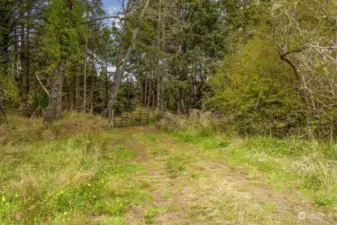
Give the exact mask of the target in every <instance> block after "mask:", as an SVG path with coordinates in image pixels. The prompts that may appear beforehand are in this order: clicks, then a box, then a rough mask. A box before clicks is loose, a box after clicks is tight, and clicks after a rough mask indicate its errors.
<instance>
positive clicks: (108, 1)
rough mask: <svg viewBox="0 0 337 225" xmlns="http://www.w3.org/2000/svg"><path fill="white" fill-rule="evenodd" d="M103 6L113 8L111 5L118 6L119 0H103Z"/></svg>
mask: <svg viewBox="0 0 337 225" xmlns="http://www.w3.org/2000/svg"><path fill="white" fill-rule="evenodd" d="M103 6H104V8H106V9H108V8H113V7H117V8H119V7H120V2H119V0H103Z"/></svg>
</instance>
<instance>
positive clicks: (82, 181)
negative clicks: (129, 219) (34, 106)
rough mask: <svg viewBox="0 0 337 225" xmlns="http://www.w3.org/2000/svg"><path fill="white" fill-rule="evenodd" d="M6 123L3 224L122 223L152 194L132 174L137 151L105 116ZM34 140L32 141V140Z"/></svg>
mask: <svg viewBox="0 0 337 225" xmlns="http://www.w3.org/2000/svg"><path fill="white" fill-rule="evenodd" d="M16 121H17V124H15V127H9V128H6V127H2V128H1V130H2V132H3V133H5V136H3V135H1V138H2V139H1V145H0V146H1V151H0V156H1V161H0V183H1V187H0V201H1V203H0V205H1V207H0V222H1V223H2V224H87V223H90V224H121V223H123V221H124V214H125V213H126V212H127V210H128V207H129V205H131V204H137V202H139V201H142V200H145V199H147V198H148V194H146V193H145V192H143V191H142V185H143V184H142V183H139V182H135V180H134V178H133V174H135V173H136V172H137V171H140V170H143V167H142V166H141V165H135V164H133V163H132V159H133V158H134V156H135V152H134V151H133V150H131V149H127V148H126V147H125V145H123V143H122V139H123V138H124V137H122V136H120V135H119V134H118V132H116V131H108V130H104V131H105V133H104V134H103V133H101V132H102V131H103V126H104V124H105V125H107V124H106V122H105V123H102V119H100V118H96V117H89V116H79V115H74V114H72V115H68V116H67V117H66V118H65V119H64V120H62V121H59V122H57V123H55V124H53V125H51V126H50V127H45V126H44V125H43V124H42V121H41V120H40V119H38V120H27V119H22V118H16ZM28 143H29V144H28Z"/></svg>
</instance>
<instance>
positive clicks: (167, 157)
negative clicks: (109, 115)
mask: <svg viewBox="0 0 337 225" xmlns="http://www.w3.org/2000/svg"><path fill="white" fill-rule="evenodd" d="M123 132H124V134H125V136H126V137H127V138H126V140H125V143H124V144H125V146H126V147H127V148H129V149H133V150H134V151H136V152H137V154H138V157H137V158H136V160H137V161H138V163H141V164H143V165H145V167H146V169H145V170H144V171H143V172H141V173H140V174H137V179H138V180H139V181H142V182H144V181H145V182H147V184H148V188H147V192H148V193H149V194H150V195H151V198H150V199H149V200H148V201H147V202H146V203H144V204H140V205H134V206H132V207H131V208H130V210H129V213H128V221H127V224H167V225H169V224H312V225H318V224H335V222H337V221H335V220H334V219H333V218H331V217H329V216H328V215H327V214H326V213H323V212H322V211H321V210H320V209H318V208H317V207H316V206H314V205H313V204H312V203H310V202H307V201H305V200H303V199H302V197H301V196H300V194H299V193H296V192H293V191H278V190H273V189H271V188H270V187H268V186H267V185H266V184H265V183H264V181H263V177H261V175H260V174H256V176H251V175H248V173H247V171H246V170H247V168H244V167H242V168H240V167H238V166H236V167H234V168H233V167H229V166H226V164H225V163H219V162H214V161H212V160H208V159H206V158H205V156H204V155H203V154H202V152H200V151H199V150H198V149H196V146H194V145H193V144H188V143H186V142H181V141H177V140H174V139H173V138H172V137H170V136H168V135H167V134H165V133H163V132H161V131H158V130H156V129H154V128H151V127H136V128H135V127H132V128H125V129H123Z"/></svg>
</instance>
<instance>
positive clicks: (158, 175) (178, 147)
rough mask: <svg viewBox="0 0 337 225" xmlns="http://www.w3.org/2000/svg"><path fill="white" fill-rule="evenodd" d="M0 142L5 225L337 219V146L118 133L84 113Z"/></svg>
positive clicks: (30, 125) (26, 125) (26, 127)
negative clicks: (302, 213)
mask: <svg viewBox="0 0 337 225" xmlns="http://www.w3.org/2000/svg"><path fill="white" fill-rule="evenodd" d="M0 135H1V136H0V137H1V138H0V224H20V225H21V224H22V225H26V224H79V225H82V224H109V225H117V224H130V220H132V219H133V220H134V221H136V222H140V223H142V222H145V224H158V223H159V222H158V221H160V219H161V220H165V219H166V220H170V221H166V222H167V223H169V222H172V223H173V222H174V223H175V224H186V221H188V222H189V223H190V224H200V223H209V224H224V223H225V224H226V223H229V224H268V225H269V224H306V222H308V221H298V220H297V219H296V218H297V217H296V216H297V214H298V212H299V211H302V210H303V211H306V210H307V211H306V212H307V213H315V212H324V213H327V215H329V216H331V217H332V218H336V217H337V213H336V212H337V211H336V206H337V162H336V158H337V152H336V149H337V144H325V143H319V142H317V141H305V140H298V139H294V138H293V139H290V138H289V139H276V138H266V137H259V136H256V137H249V138H240V137H235V136H228V135H224V134H217V135H215V134H213V133H212V132H210V131H207V130H204V131H203V130H201V131H199V132H193V131H192V132H191V131H189V132H171V133H170V136H169V135H168V134H166V133H164V132H160V131H156V130H155V129H154V128H148V127H134V128H131V129H114V130H113V129H110V128H109V126H108V124H107V121H105V120H104V119H102V118H99V117H90V116H87V115H77V114H68V115H66V117H65V118H64V119H63V120H60V121H57V122H56V123H54V124H52V125H48V126H45V125H43V123H42V121H41V120H38V119H36V120H29V119H23V118H20V117H17V121H16V122H15V123H14V124H12V125H11V126H10V127H9V128H5V127H0ZM132 141H134V142H133V145H131V146H134V148H135V149H128V147H127V146H130V143H131V142H132ZM137 146H138V147H139V148H138V149H137ZM140 153H143V154H144V155H145V154H146V156H147V157H145V158H146V159H143V160H140V159H139V155H137V154H140ZM298 196H300V197H298ZM288 198H289V199H288ZM303 198H304V199H305V200H307V201H306V202H303ZM307 204H310V205H309V206H307ZM137 209H139V210H138V211H137ZM308 210H313V211H315V212H311V211H310V212H309V211H308ZM276 214H277V215H278V216H277V217H275V216H274V215H276ZM170 216H172V217H170ZM321 217H322V216H321ZM158 218H159V219H158ZM173 219H174V221H173ZM171 220H172V221H171ZM310 222H311V224H319V223H315V222H313V221H310ZM309 224H310V223H309ZM327 224H330V223H329V222H327Z"/></svg>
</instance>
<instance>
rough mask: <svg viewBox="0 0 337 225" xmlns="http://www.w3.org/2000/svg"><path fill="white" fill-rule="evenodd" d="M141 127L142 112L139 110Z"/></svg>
mask: <svg viewBox="0 0 337 225" xmlns="http://www.w3.org/2000/svg"><path fill="white" fill-rule="evenodd" d="M139 125H142V110H139Z"/></svg>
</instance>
